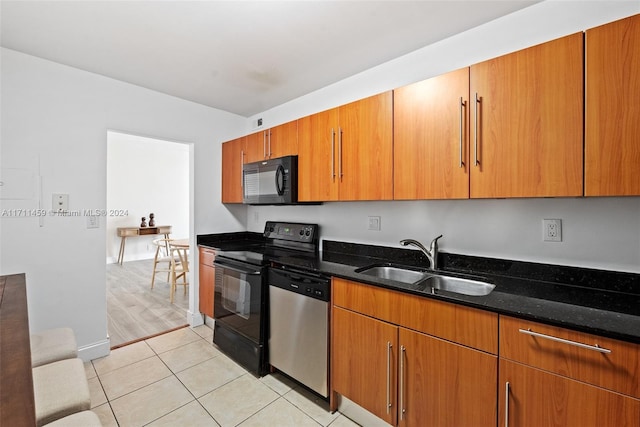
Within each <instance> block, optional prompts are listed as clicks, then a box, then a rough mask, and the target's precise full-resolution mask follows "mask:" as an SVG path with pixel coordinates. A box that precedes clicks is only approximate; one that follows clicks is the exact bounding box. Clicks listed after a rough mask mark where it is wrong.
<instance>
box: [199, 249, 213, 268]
mask: <svg viewBox="0 0 640 427" xmlns="http://www.w3.org/2000/svg"><path fill="white" fill-rule="evenodd" d="M215 258H216V252H215V251H214V250H213V249H207V248H200V264H203V265H208V266H213V260H214V259H215Z"/></svg>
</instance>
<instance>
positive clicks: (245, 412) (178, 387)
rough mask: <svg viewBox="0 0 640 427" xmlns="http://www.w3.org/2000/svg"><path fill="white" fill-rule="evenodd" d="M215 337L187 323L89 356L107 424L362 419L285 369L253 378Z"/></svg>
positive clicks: (343, 422) (95, 399)
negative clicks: (334, 406) (333, 408)
mask: <svg viewBox="0 0 640 427" xmlns="http://www.w3.org/2000/svg"><path fill="white" fill-rule="evenodd" d="M212 339H213V331H212V330H211V328H209V327H208V326H199V327H196V328H193V329H191V328H184V329H179V330H177V331H174V332H170V333H167V334H164V335H160V336H157V337H154V338H150V339H148V340H146V341H140V342H138V343H135V344H130V345H127V346H125V347H121V348H118V349H116V350H113V351H112V352H111V354H110V355H109V356H107V357H104V358H102V359H97V360H94V361H92V362H87V363H85V370H86V372H87V378H88V380H89V387H90V390H91V407H92V410H93V411H94V412H95V413H96V414H98V416H99V417H100V420H101V422H102V424H103V426H105V427H109V426H120V427H129V426H153V427H159V426H171V427H174V426H175V427H181V426H188V427H197V426H222V427H227V426H242V427H250V426H269V427H272V426H278V427H288V426H291V427H294V426H295V427H303V426H316V427H317V426H329V425H330V426H331V427H351V426H357V425H358V424H356V423H354V422H352V421H351V420H349V419H348V418H347V417H345V416H344V415H342V414H340V413H337V412H336V413H334V414H332V413H330V412H329V411H328V404H327V403H326V402H325V401H323V400H322V399H319V398H317V397H316V396H314V395H313V394H312V393H310V392H308V391H307V390H306V389H304V388H303V387H300V386H299V385H297V384H296V383H294V382H292V381H291V380H289V379H287V378H285V377H283V376H282V375H279V374H275V375H267V376H265V377H262V378H259V379H258V378H256V377H255V376H253V375H252V374H250V373H248V372H247V371H246V370H245V369H244V368H242V367H241V366H240V365H238V364H236V363H235V362H234V361H233V360H231V359H230V358H228V357H227V356H226V355H225V354H223V353H221V352H220V351H219V350H218V349H217V348H216V347H215V346H214V345H213V343H212Z"/></svg>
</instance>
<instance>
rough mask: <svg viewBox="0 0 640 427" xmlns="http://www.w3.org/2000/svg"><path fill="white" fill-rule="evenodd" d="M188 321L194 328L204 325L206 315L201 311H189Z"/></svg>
mask: <svg viewBox="0 0 640 427" xmlns="http://www.w3.org/2000/svg"><path fill="white" fill-rule="evenodd" d="M187 321H188V322H189V325H190V326H191V327H192V328H195V327H196V326H200V325H204V315H203V314H202V313H200V312H199V311H196V312H193V311H189V310H187Z"/></svg>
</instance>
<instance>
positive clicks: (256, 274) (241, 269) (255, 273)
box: [213, 261, 262, 276]
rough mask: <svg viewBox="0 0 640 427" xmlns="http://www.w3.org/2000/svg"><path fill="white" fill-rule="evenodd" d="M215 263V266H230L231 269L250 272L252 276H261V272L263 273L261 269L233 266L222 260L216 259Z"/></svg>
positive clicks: (244, 272) (245, 272)
mask: <svg viewBox="0 0 640 427" xmlns="http://www.w3.org/2000/svg"><path fill="white" fill-rule="evenodd" d="M213 265H214V267H215V266H218V267H222V268H228V269H229V270H233V271H237V272H238V273H243V274H248V275H250V276H259V275H260V274H262V272H261V271H260V270H256V269H255V268H242V267H236V266H232V265H229V264H225V263H223V262H220V261H214V262H213Z"/></svg>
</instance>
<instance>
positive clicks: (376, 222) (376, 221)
mask: <svg viewBox="0 0 640 427" xmlns="http://www.w3.org/2000/svg"><path fill="white" fill-rule="evenodd" d="M380 228H381V227H380V217H379V216H370V217H368V224H367V230H371V231H380Z"/></svg>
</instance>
